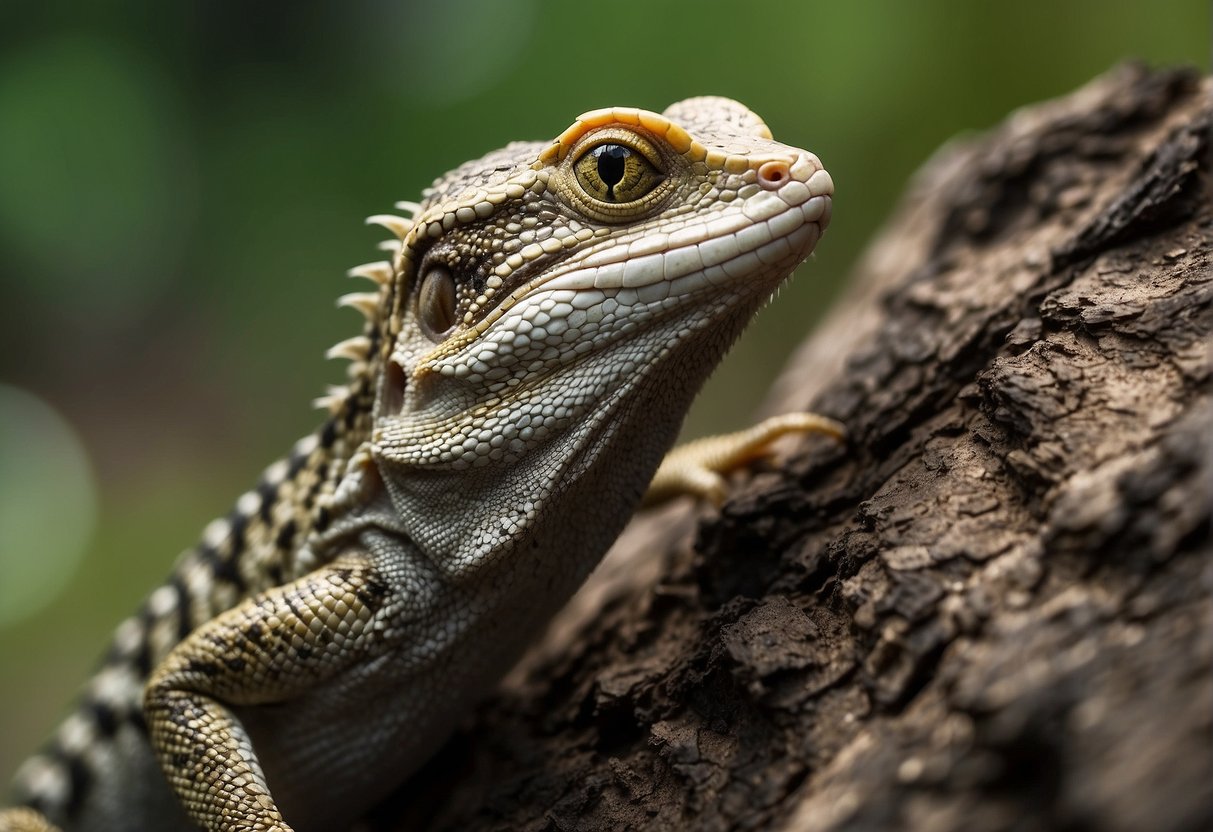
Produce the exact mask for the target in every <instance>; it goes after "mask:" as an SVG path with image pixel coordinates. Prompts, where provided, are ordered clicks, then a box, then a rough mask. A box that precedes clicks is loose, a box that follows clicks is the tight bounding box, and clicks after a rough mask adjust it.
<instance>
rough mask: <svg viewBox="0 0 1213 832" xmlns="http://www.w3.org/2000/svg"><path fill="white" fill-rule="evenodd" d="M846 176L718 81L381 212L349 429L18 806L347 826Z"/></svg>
mask: <svg viewBox="0 0 1213 832" xmlns="http://www.w3.org/2000/svg"><path fill="white" fill-rule="evenodd" d="M832 193H833V185H832V183H831V181H830V178H829V175H828V174H826V173H825V171H824V170H823V169H822V167H821V164H820V162H819V161H818V160H817V158H816V157H815V156H813V155H812V154H811V153H807V152H805V151H802V150H798V149H796V148H793V147H789V146H787V145H783V144H780V143H778V142H775V141H773V140H772V138H771V135H770V132H769V131H768V129H767V127H766V125H765V124H764V123H763V122H762V121H761V120H760V119H759V118H758V117H757V116H756V115H754V114H753V113H751V112H750V111H749V110H747V109H746V108H745V107H743V106H742V105H740V104H737V103H736V102H732V101H729V100H727V99H721V98H698V99H690V100H687V101H684V102H680V103H679V104H675V105H673V106H672V107H670V108H669V109H667V110H666V111H665V112H664V113H662V114H657V113H651V112H647V111H643V110H635V109H629V108H614V109H607V110H597V111H593V112H591V113H587V114H585V115H583V116H581V117H580V118H578V120H577V121H576V122H575V123H574V124H573V125H572V126H571V127H570V128H569V129H568V130H566V131H565V132H564V133H562V134H561V135H560V136H558V137H557V138H556V139H555V140H554V141H552V142H548V143H540V142H535V143H514V144H511V145H509V146H507V147H505V148H503V149H501V150H499V151H496V152H494V153H490V154H489V155H487V156H485V157H484V158H482V159H480V160H477V161H474V162H469V163H467V164H464V165H463V166H461V167H459V168H457V169H456V170H455V171H452V172H451V173H450V174H448V175H447V176H446V177H443V178H442V179H439V180H437V181H436V182H435V184H434V185H433V187H432V188H430V189H429V190H428V191H427V192H426V193H425V195H424V199H423V201H422V202H421V203H420V204H419V205H417V204H412V203H401V206H402V207H403V208H405V209H406V210H407V211H408V212H410V213H411V214H412V216H411V217H394V216H383V217H372V218H371V219H372V220H373V221H377V222H380V223H381V224H384V225H385V226H387V227H388V228H390V229H392V230H393V231H394V232H395V233H396V235H397V237H398V241H397V242H394V243H393V245H392V249H393V254H394V256H393V259H392V260H391V261H390V262H384V263H374V264H369V265H367V266H363V267H359V268H357V269H354V270H353V271H352V274H354V275H356V276H361V277H367V278H370V279H371V280H373V281H374V283H375V284H376V289H375V291H373V292H370V293H357V294H353V295H347V296H345V297H344V298H343V299H342V303H343V304H344V305H349V306H352V307H354V308H357V309H359V310H361V311H362V312H363V313H364V314H365V315H366V316H367V323H366V326H365V328H364V331H363V333H362V334H361V335H360V336H358V337H357V338H353V339H350V340H349V341H346V342H342V343H341V344H339V345H337V347H335V348H334V349H333V350H332V351H330V352H331V354H333V355H338V356H342V357H346V358H350V359H352V364H351V367H350V382H349V384H348V385H346V386H344V387H341V388H338V389H336V390H334V391H332V392H331V393H330V395H329V396H328V397H326V399H325V400H324V401H323V402H322V404H323V406H324V407H326V408H327V409H328V410H329V417H328V419H327V420H326V421H325V423H324V424H323V426H322V427H321V429H320V430H319V431H317V433H316V434H314V435H313V436H311V437H308V438H307V439H304V440H302V441H301V442H299V443H297V444H296V446H295V447H294V449H293V450H292V452H291V453H290V455H289V456H288V457H287V458H286V459H284V460H282V461H280V462H278V463H276V464H274V465H273V466H271V467H270V468H268V469H267V470H266V471H265V473H264V474H263V476H262V477H261V479H260V481H259V482H258V484H257V486H256V487H255V488H254V489H253V490H251V491H249V492H248V493H246V494H245V495H243V496H242V497H241V498H240V499H239V500H238V501H237V503H236V506H235V508H234V509H233V510H232V512H231V513H230V514H229V515H228V516H227V517H226V518H224V519H221V520H217V521H215V522H214V523H212V524H211V525H210V526H209V527H208V528H207V530H206V531H205V532H204V534H203V539H202V541H201V542H200V543H199V544H198V545H197V546H196V547H195V548H194V549H192V550H190V551H188V552H186V553H185V554H184V555H182V557H181V558H180V560H179V561H178V563H177V565H176V567H175V568H174V570H173V571H172V573H171V576H170V578H169V579H168V581H167V582H166V583H165V584H164V585H163V586H161V587H160V588H158V589H156V590H155V591H154V592H153V593H152V594H151V595H150V596H149V597H148V599H147V601H146V602H145V604H144V605H143V607H142V609H141V610H140V611H139V612H138V613H137V614H136V615H135V616H134V617H132V618H130V619H128V620H127V621H126V622H124V623H123V624H122V625H121V626H120V627H119V629H118V630H117V632H116V634H115V636H114V640H113V643H112V647H111V649H110V652H109V654H108V656H107V657H106V659H105V661H104V663H103V664H102V666H101V668H100V670H99V671H98V672H97V674H96V675H95V676H94V677H93V679H92V680H91V681H90V682H89V683H88V685H87V686H86V688H85V690H84V694H83V696H82V701H81V704H80V707H79V708H78V709H77V710H76V711H75V712H74V713H73V714H72V715H71V716H69V717H68V719H67V720H66V721H65V722H64V724H63V725H62V726H61V727H60V729H59V731H58V732H57V734H56V735H55V738H54V739H53V740H52V742H51V744H50V746H49V747H48V750H47V751H45V752H44V753H43V754H41V755H39V756H37V757H34V758H32V759H31V760H30V761H29V762H28V763H27V764H26V765H25V766H24V767H23V768H22V769H21V771H20V772H19V774H18V778H17V794H18V801H19V803H20V804H21V805H23V806H25V807H28V808H29V809H32V810H36V811H37V812H39V813H42V814H44V815H45V816H46V817H47V818H49V820H50V822H52V823H54V824H56V825H58V826H59V827H60V828H62V829H65V830H97V831H98V832H118V830H125V829H140V830H161V829H162V830H175V829H192V828H197V826H198V825H201V826H203V827H204V828H209V829H223V830H237V829H240V830H246V829H247V830H288V829H298V830H326V829H335V828H341V827H342V825H348V823H349V822H351V821H352V820H353V819H355V818H357V817H358V816H359V815H360V814H361V813H363V812H364V811H365V810H366V809H367V808H368V807H370V806H371V805H373V804H374V803H375V802H376V801H377V800H379V799H380V798H382V797H383V796H384V795H385V794H386V793H387V792H388V791H390V790H391V789H392V788H393V787H394V786H395V785H397V784H398V783H399V782H401V781H402V780H403V779H404V778H405V777H406V776H407V775H408V774H409V773H410V772H411V771H413V770H415V769H416V768H417V767H418V766H419V765H421V763H423V762H424V761H425V759H426V758H427V757H428V756H429V755H430V754H431V753H432V752H433V751H434V750H435V749H436V748H437V746H438V745H439V744H440V743H442V742H443V740H444V739H445V738H446V736H447V735H448V734H449V732H450V731H451V729H452V727H453V725H454V724H455V722H456V721H457V720H458V719H459V718H460V717H461V716H462V715H463V714H465V713H466V712H467V711H468V709H469V708H470V707H471V705H472V704H473V703H474V702H475V701H476V699H477V698H479V697H481V696H483V695H484V694H485V693H486V692H487V691H489V690H491V687H492V685H493V684H494V683H495V681H496V680H497V679H498V678H499V677H500V676H501V675H502V674H503V673H504V672H505V671H506V670H508V668H509V666H510V665H511V664H512V663H513V662H514V661H515V660H516V659H517V657H518V655H519V654H520V653H521V651H522V650H523V649H524V647H525V646H526V645H527V644H528V643H529V642H530V641H531V640H533V638H534V637H535V636H536V635H537V634H538V633H539V632H540V631H541V630H542V628H543V627H544V625H545V624H546V622H547V621H548V620H549V618H550V617H551V616H552V615H553V614H554V613H555V612H556V611H557V610H558V609H559V607H560V606H561V605H562V604H563V603H564V602H565V601H566V600H567V599H568V597H569V596H570V595H571V594H572V593H573V592H574V591H575V590H576V589H577V588H578V586H580V584H581V583H582V581H583V580H584V579H585V577H586V576H587V575H588V574H589V572H590V571H591V570H592V569H593V567H594V566H595V565H596V564H597V562H598V560H599V559H600V557H601V555H602V554H603V552H605V550H606V549H607V548H608V547H609V545H610V544H611V542H612V541H613V540H614V539H615V537H616V536H617V535H618V533H619V532H620V530H621V529H622V527H623V525H624V524H625V523H626V522H627V520H628V518H629V517H630V515H631V514H632V512H633V511H634V510H635V508H636V506H637V505H638V504H639V502H640V501H641V498H642V497H643V496H644V494H645V490H646V487H647V486H648V484H649V481H650V479H651V478H652V476H653V472H654V470H655V469H657V467H658V465H659V463H660V462H661V460H662V457H663V455H664V454H665V453H666V451H667V450H668V449H669V447H670V445H671V444H672V443H673V440H674V438H675V436H676V434H677V431H678V429H679V427H680V425H681V422H682V418H683V416H684V414H685V412H686V409H687V407H688V406H689V404H690V401H691V399H692V398H693V396H694V394H695V393H696V392H697V390H698V389H699V387H700V385H701V384H702V382H703V380H704V379H705V378H706V377H707V375H708V374H709V373H710V372H711V370H712V369H713V368H714V367H715V366H716V364H717V362H718V361H719V359H720V358H721V357H722V356H723V354H724V353H725V351H726V350H727V349H728V347H729V345H730V344H731V343H732V342H733V340H734V339H735V338H736V336H737V335H738V334H739V333H740V332H741V330H742V329H743V328H744V326H745V325H746V323H747V322H748V321H749V319H750V318H751V317H752V315H753V313H754V312H755V311H756V310H757V309H758V308H759V307H760V306H761V305H762V304H763V303H765V302H766V300H767V299H768V298H769V297H770V296H771V295H772V293H773V291H774V290H775V289H776V288H777V287H778V286H779V284H780V283H781V282H782V281H783V280H784V279H785V278H786V277H787V276H788V275H790V274H791V272H792V271H793V270H794V269H795V267H796V266H797V265H798V264H800V263H801V262H802V261H803V260H804V259H805V258H806V257H807V256H808V255H809V254H810V252H811V251H812V249H813V247H814V246H815V244H816V243H817V240H818V239H819V237H820V235H821V232H822V231H823V230H824V228H825V227H826V225H827V224H828V222H829V217H830V200H831V195H832ZM806 416H807V415H806ZM794 421H795V420H794ZM810 421H811V420H810ZM789 424H791V423H790V422H787V420H785V421H784V422H783V423H781V424H780V425H779V426H777V427H775V428H773V429H772V430H771V431H770V435H774V434H776V433H778V432H783V431H786V430H787V429H789V427H788V426H789ZM799 429H817V430H826V431H827V432H830V431H832V430H833V428H832V427H831V426H829V425H825V426H824V427H823V425H822V424H821V423H820V422H811V423H805V424H802V425H801V426H800V428H799ZM763 441H765V440H762V439H755V436H753V435H751V436H748V438H747V439H746V442H748V443H749V444H748V445H746V446H745V447H746V448H752V447H757V446H758V445H760V444H762V442H763ZM714 453H715V451H714ZM745 453H748V451H746V452H744V453H742V454H741V456H744V455H745ZM726 456H727V454H726ZM734 456H737V455H736V454H734ZM737 458H738V459H740V458H741V457H740V456H737ZM671 459H672V460H673V459H675V457H671ZM734 464H736V462H735V461H734V462H721V463H719V464H718V465H716V466H715V470H717V471H718V470H722V469H723V468H727V467H729V466H730V465H734ZM715 476H717V475H716V474H714V473H711V472H709V471H707V470H701V469H697V468H696V467H695V465H694V462H693V460H692V461H691V463H690V464H689V465H688V464H687V459H686V458H683V459H682V460H681V462H679V463H678V464H676V465H672V466H670V467H669V468H668V469H666V470H664V473H663V475H662V477H660V479H662V480H663V482H664V483H665V488H666V490H669V489H670V487H671V483H673V486H672V487H673V488H674V489H675V490H677V489H678V488H679V487H682V488H693V489H697V490H700V491H704V492H707V493H717V492H718V489H719V483H718V481H714V480H713V479H712V477H715ZM705 478H706V479H705ZM679 483H681V484H682V485H681V486H679ZM183 806H184V809H183V808H182V807H183ZM42 823H43V821H42V819H41V817H40V816H39V815H37V814H34V813H33V812H29V811H25V810H15V811H10V812H9V813H7V814H6V813H0V832H13V831H14V830H18V831H20V832H24V830H34V829H39V828H45V827H43V826H41V825H40V824H42ZM288 823H289V824H290V825H289V826H288V825H287V824H288Z"/></svg>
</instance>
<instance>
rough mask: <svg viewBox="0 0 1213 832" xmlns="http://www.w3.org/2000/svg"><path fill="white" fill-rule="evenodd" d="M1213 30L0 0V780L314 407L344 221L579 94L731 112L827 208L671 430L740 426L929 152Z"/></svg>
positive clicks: (1179, 58) (542, 119) (998, 15)
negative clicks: (691, 99)
mask: <svg viewBox="0 0 1213 832" xmlns="http://www.w3.org/2000/svg"><path fill="white" fill-rule="evenodd" d="M254 9H255V11H254ZM1209 32H1210V27H1209V19H1208V4H1207V0H1186V1H1185V2H1157V3H1144V2H1143V3H1138V4H1134V5H1125V4H1118V3H1115V2H1108V0H1088V1H1087V2H1069V3H1067V2H1056V0H1054V2H1047V3H1036V2H1021V3H1015V4H996V3H974V2H960V0H957V2H937V3H906V2H881V3H877V2H850V3H838V2H836V3H829V4H826V3H808V2H804V3H792V2H747V3H744V4H743V3H741V2H739V0H732V2H717V0H698V2H695V3H661V2H654V0H648V2H632V1H631V0H616V2H610V3H598V4H594V5H588V4H587V5H582V4H576V3H557V2H536V1H534V0H529V1H528V0H514V2H495V1H494V0H458V1H457V2H455V1H454V0H444V1H443V2H438V1H437V0H433V2H428V3H423V4H419V3H408V2H396V3H389V2H367V3H360V4H358V3H349V4H337V3H323V4H321V3H316V4H300V3H289V4H288V3H284V2H262V3H257V4H244V3H235V2H230V0H229V2H208V3H161V2H151V1H150V0H147V1H146V2H118V0H100V1H99V2H94V3H85V2H78V3H75V4H73V5H68V6H65V5H64V4H57V3H46V4H34V3H30V2H26V3H20V2H13V1H12V0H9V2H5V3H3V5H0V292H2V294H0V781H5V782H6V781H7V779H8V776H9V774H10V773H11V771H12V770H13V768H14V767H15V766H16V764H17V762H18V761H19V760H20V758H21V757H22V756H23V755H24V754H25V753H27V752H28V751H29V750H31V749H32V748H33V747H34V746H35V745H36V744H37V743H38V742H40V741H41V739H42V738H44V737H45V736H46V735H47V734H48V732H49V731H50V730H51V728H52V727H53V725H54V722H55V721H56V719H57V718H58V717H59V716H60V715H61V714H62V713H63V712H64V710H65V708H66V707H67V706H68V703H69V702H70V699H71V697H72V692H73V690H74V689H75V688H76V687H77V686H78V685H79V684H80V683H81V681H82V680H83V679H84V677H85V674H86V673H87V671H88V669H89V668H90V667H91V666H92V665H93V664H94V662H95V660H96V658H97V657H98V656H99V655H100V653H101V652H102V650H103V649H104V646H105V643H106V641H107V639H108V637H109V632H110V630H111V628H112V627H113V626H114V625H115V624H116V623H117V622H118V621H119V619H120V618H121V617H122V616H124V615H125V614H127V613H128V612H130V611H132V610H134V608H135V606H136V605H137V604H138V603H139V601H140V599H141V598H142V597H143V596H144V595H145V594H146V592H147V591H148V590H149V589H150V588H151V587H153V586H154V585H155V583H156V582H157V581H158V580H159V579H160V578H161V577H162V576H163V575H164V573H165V572H166V570H167V569H168V567H169V565H170V564H171V562H172V560H173V558H174V557H175V556H176V554H177V553H178V552H179V551H180V550H182V549H183V548H185V547H186V546H188V545H189V544H190V543H191V542H192V541H193V540H194V539H195V537H196V535H197V534H198V532H199V531H200V529H201V528H202V526H203V525H204V524H205V523H206V522H207V521H208V520H210V519H211V518H212V517H213V516H216V515H218V514H220V513H222V512H224V511H226V510H227V508H228V506H229V504H230V502H231V501H232V500H233V499H234V497H235V496H236V495H237V494H239V493H240V492H241V491H242V490H243V489H244V488H246V487H247V486H249V485H251V484H252V482H253V481H254V478H255V477H256V476H257V474H258V472H259V471H260V469H261V468H262V467H263V466H264V465H265V464H267V463H269V462H270V461H272V460H273V459H274V458H276V456H277V455H279V454H281V453H282V452H283V451H285V450H286V449H287V448H288V447H289V446H290V444H291V443H292V442H293V440H294V439H295V438H297V437H298V436H300V435H302V434H303V433H305V432H306V431H309V430H310V429H311V428H312V427H313V426H314V425H315V423H316V422H317V419H318V416H317V414H316V413H315V412H314V411H312V410H310V409H309V405H308V402H309V401H310V399H311V398H312V397H313V396H315V395H317V394H318V393H319V392H320V391H321V389H322V387H323V385H324V384H325V383H326V382H333V381H338V380H340V378H341V373H342V370H343V368H342V367H340V366H337V365H336V364H333V363H326V362H325V361H323V360H322V358H321V354H322V352H323V351H324V349H325V348H326V347H328V346H329V345H330V344H332V343H334V342H335V341H337V340H339V339H341V338H343V337H345V336H347V335H350V334H353V333H354V332H355V331H356V328H357V326H358V320H357V319H356V315H355V314H354V313H352V312H349V311H339V310H336V309H335V308H334V306H333V301H334V299H335V298H336V297H337V295H338V294H341V293H342V292H345V291H350V290H352V289H353V288H355V287H353V286H351V285H350V284H348V283H346V282H344V280H343V278H342V274H343V272H344V270H345V269H346V268H348V267H349V266H352V265H354V264H357V263H361V262H365V261H367V260H373V259H378V256H377V254H376V252H375V251H374V249H373V245H374V243H376V242H377V241H378V240H379V239H381V238H382V237H383V236H384V235H383V234H382V233H380V232H377V231H376V230H371V229H367V228H365V227H363V226H362V224H361V218H362V217H364V216H366V215H368V214H372V213H378V212H382V211H385V210H390V207H391V204H392V202H393V201H395V200H397V199H413V198H416V197H417V195H418V193H419V191H420V190H421V188H423V187H424V186H425V185H427V184H428V183H429V182H430V181H431V180H432V179H433V178H434V177H436V176H438V175H440V174H442V173H443V172H444V171H446V170H447V169H449V168H451V167H453V166H455V165H456V164H458V163H460V162H463V161H464V160H466V159H470V158H473V157H475V156H478V155H480V154H482V153H484V152H485V151H488V150H491V149H493V148H496V147H498V146H500V145H502V144H504V143H505V142H507V141H510V140H512V139H520V138H528V139H529V138H549V137H551V136H554V135H555V134H556V133H558V132H559V131H561V130H562V129H563V128H564V127H566V126H567V125H568V124H569V122H570V121H571V120H572V118H573V117H574V116H576V115H577V114H578V113H580V112H582V111H583V110H587V109H590V108H593V107H599V106H604V105H611V104H629V105H638V106H642V107H646V108H649V109H655V110H661V109H662V108H664V107H665V106H666V105H667V104H669V103H670V102H671V101H674V100H677V99H679V98H682V97H685V96H689V95H696V94H702V93H716V94H723V95H728V96H732V97H735V98H738V99H740V100H742V101H744V102H746V103H747V104H748V105H749V106H750V107H752V108H753V109H754V110H755V111H756V112H758V113H759V114H761V115H762V116H763V117H764V118H765V119H766V120H767V122H768V124H769V125H770V126H771V128H772V130H773V131H774V133H775V135H776V137H778V138H781V139H784V140H785V141H788V142H789V143H792V144H797V145H801V146H804V147H808V148H810V149H812V150H814V151H816V152H817V153H818V154H819V155H820V156H821V158H822V159H823V160H824V161H825V163H826V165H827V167H828V168H829V169H830V171H831V173H832V174H833V177H834V181H835V183H836V185H837V197H836V200H835V210H834V218H835V219H834V224H833V226H832V227H831V228H830V231H829V234H828V235H827V236H826V239H825V240H824V242H823V243H822V245H821V247H820V251H819V254H818V256H817V258H816V260H815V261H814V262H811V263H810V264H808V265H807V266H806V267H805V268H803V269H802V270H801V274H800V275H799V276H798V278H797V279H796V281H795V282H794V283H793V285H792V286H791V287H790V288H788V289H786V290H785V291H784V292H783V293H782V295H781V297H780V298H779V300H778V303H776V304H775V305H774V306H773V307H772V308H771V309H769V310H768V311H767V312H764V313H763V318H762V319H761V322H760V325H758V326H756V327H754V328H753V329H751V331H750V333H749V334H748V335H747V337H746V339H745V340H744V342H743V343H742V344H741V345H740V346H739V348H738V349H737V350H736V352H735V354H734V355H733V356H732V357H731V358H730V360H729V362H728V363H727V365H726V366H725V367H723V368H722V369H721V370H720V371H719V372H718V373H717V374H716V376H715V377H714V379H713V380H712V382H711V384H710V387H709V389H708V390H707V391H706V393H705V395H704V396H703V397H702V399H701V400H700V401H699V403H698V404H697V405H696V409H695V411H694V412H693V414H692V416H691V419H690V421H689V423H688V431H689V432H690V433H696V434H697V433H703V432H707V431H711V430H718V429H727V428H730V427H737V426H741V425H744V424H745V423H746V422H747V421H748V420H749V419H750V418H751V414H752V412H753V410H754V408H755V406H756V404H757V402H758V401H759V399H760V397H761V396H762V394H763V392H764V390H765V389H766V387H767V385H768V384H769V383H770V381H771V379H772V378H773V377H774V375H775V373H776V372H777V371H778V369H779V367H780V365H781V363H782V362H783V360H784V359H785V357H786V356H787V355H788V353H789V352H790V351H791V350H792V348H793V347H794V346H795V344H796V343H798V342H799V341H800V340H801V338H802V337H803V336H804V334H805V333H806V332H807V331H809V330H810V329H811V327H812V325H813V322H814V320H815V319H817V318H818V317H819V315H820V314H821V311H822V309H823V307H824V306H825V305H827V304H828V303H829V301H830V298H831V297H832V296H833V295H834V294H835V293H836V292H837V290H838V287H839V284H840V281H841V279H842V278H843V277H844V275H845V274H846V272H847V269H848V267H849V265H850V264H851V263H852V261H853V260H854V259H855V258H856V256H857V254H858V252H859V251H860V249H861V247H862V246H863V244H864V242H865V241H866V240H868V239H869V238H870V237H871V236H872V235H873V233H874V232H875V230H876V228H877V227H878V225H879V223H880V222H881V221H882V219H883V218H884V217H885V216H886V215H887V213H888V212H889V210H890V208H891V206H892V205H893V202H894V200H895V198H896V197H897V195H898V194H899V193H900V192H901V190H902V189H903V187H904V185H905V183H906V179H907V177H908V176H909V175H910V173H911V172H912V171H913V170H914V168H915V167H916V166H917V165H919V164H920V163H921V162H922V161H923V160H924V159H925V158H926V157H927V156H929V155H930V154H931V153H932V151H933V150H935V148H937V147H938V146H939V145H940V144H941V143H942V142H945V141H947V140H948V139H949V138H951V137H953V136H956V135H957V134H961V133H964V132H965V131H971V130H976V129H981V128H984V127H987V126H989V125H992V124H994V123H996V122H997V121H999V120H1000V119H1002V118H1003V117H1004V116H1005V115H1006V114H1007V113H1008V112H1009V111H1010V110H1012V109H1013V108H1015V107H1019V106H1021V105H1025V104H1029V103H1031V102H1034V101H1038V100H1040V99H1042V98H1047V97H1051V96H1056V95H1060V94H1063V93H1065V92H1067V91H1069V90H1071V89H1073V88H1074V87H1075V86H1077V85H1079V84H1082V83H1083V82H1085V81H1087V80H1088V79H1090V78H1091V77H1093V76H1094V75H1096V74H1098V73H1100V72H1102V71H1104V70H1106V69H1107V68H1108V67H1109V66H1111V65H1112V64H1113V63H1115V62H1117V61H1119V60H1121V59H1124V58H1127V57H1139V58H1143V59H1146V60H1148V61H1151V62H1155V63H1161V64H1175V63H1193V64H1197V65H1198V66H1200V67H1202V68H1204V69H1206V70H1207V66H1208V65H1207V61H1208V50H1209V44H1208V39H1209Z"/></svg>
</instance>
